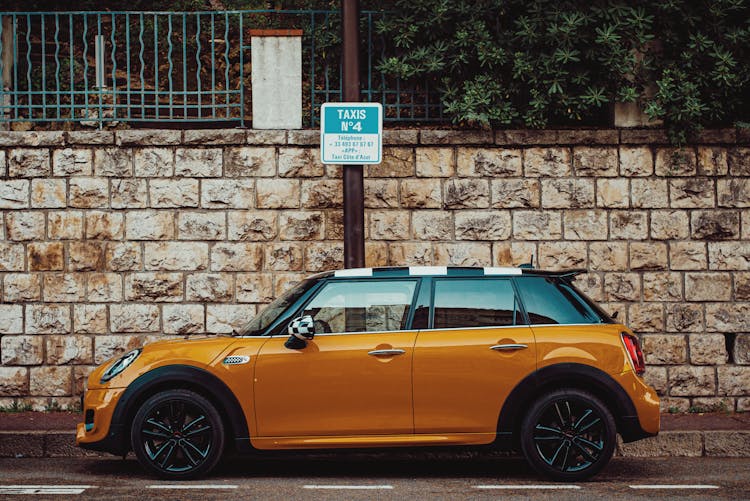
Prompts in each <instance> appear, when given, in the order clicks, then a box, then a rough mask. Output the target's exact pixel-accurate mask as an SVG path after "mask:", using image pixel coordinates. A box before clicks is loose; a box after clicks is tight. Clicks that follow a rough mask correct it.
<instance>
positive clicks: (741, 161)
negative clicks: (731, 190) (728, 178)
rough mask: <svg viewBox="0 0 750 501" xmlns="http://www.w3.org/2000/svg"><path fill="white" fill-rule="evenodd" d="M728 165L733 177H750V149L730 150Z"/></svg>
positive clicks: (738, 148)
mask: <svg viewBox="0 0 750 501" xmlns="http://www.w3.org/2000/svg"><path fill="white" fill-rule="evenodd" d="M727 165H728V167H729V174H731V175H732V176H750V148H741V147H737V148H732V149H730V150H729V155H728V158H727Z"/></svg>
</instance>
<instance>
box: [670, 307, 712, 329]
mask: <svg viewBox="0 0 750 501" xmlns="http://www.w3.org/2000/svg"><path fill="white" fill-rule="evenodd" d="M704 328H705V327H704V322H703V308H702V307H701V305H698V304H683V303H677V304H670V305H667V330H668V331H671V332H702V331H703V330H704Z"/></svg>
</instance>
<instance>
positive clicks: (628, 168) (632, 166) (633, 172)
mask: <svg viewBox="0 0 750 501" xmlns="http://www.w3.org/2000/svg"><path fill="white" fill-rule="evenodd" d="M653 173H654V155H653V153H652V152H651V148H649V147H647V146H636V147H631V146H621V147H620V175H621V176H625V177H646V176H650V175H652V174H653Z"/></svg>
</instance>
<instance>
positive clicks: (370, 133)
mask: <svg viewBox="0 0 750 501" xmlns="http://www.w3.org/2000/svg"><path fill="white" fill-rule="evenodd" d="M320 117H321V118H320V149H321V155H320V158H321V160H322V162H323V163H324V164H379V163H380V162H381V160H382V156H383V107H382V106H381V104H380V103H324V104H323V105H322V106H321V108H320Z"/></svg>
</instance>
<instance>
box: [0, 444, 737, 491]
mask: <svg viewBox="0 0 750 501" xmlns="http://www.w3.org/2000/svg"><path fill="white" fill-rule="evenodd" d="M22 494H23V495H22ZM29 494H36V495H37V496H36V498H37V499H40V498H43V499H76V498H80V499H143V498H148V497H152V498H153V497H158V498H159V499H160V500H167V499H181V500H184V499H200V500H202V501H204V500H208V499H221V500H225V499H227V498H230V499H283V500H291V499H293V500H297V499H346V500H356V499H378V500H399V501H404V500H407V499H408V500H411V499H430V500H437V499H446V500H456V499H485V498H487V499H489V498H503V499H530V498H533V499H551V500H555V501H558V500H561V499H576V500H578V499H597V500H602V499H607V500H609V499H627V500H633V499H670V498H671V499H678V498H679V499H750V459H730V458H654V459H645V458H615V459H613V460H612V462H611V463H610V465H609V466H608V467H607V468H606V469H605V470H604V471H603V472H602V473H600V474H599V475H598V476H597V477H596V478H595V479H594V480H592V481H590V482H581V483H576V484H555V483H550V482H546V481H544V480H543V479H540V478H539V477H537V476H536V475H534V474H533V473H532V472H531V471H530V470H529V469H528V468H527V466H526V464H525V463H524V462H523V460H521V459H517V458H501V459H471V458H464V459H440V458H438V459H434V458H429V457H428V458H417V459H414V458H411V459H403V458H402V459H389V458H387V457H386V458H378V459H377V460H373V459H372V458H362V457H357V456H356V455H349V456H343V458H341V457H339V458H331V457H303V458H295V457H289V458H280V459H279V458H274V459H267V460H258V459H253V460H239V459H233V460H228V461H226V462H224V463H223V464H222V465H220V467H219V469H218V470H217V471H216V472H215V473H214V474H212V475H211V476H209V477H207V478H205V479H202V480H200V481H192V482H180V483H174V482H165V481H163V480H158V479H155V478H152V477H149V476H147V475H145V474H144V473H143V471H142V470H141V469H140V467H139V466H138V464H137V463H136V461H135V460H133V459H132V458H131V457H129V458H128V459H127V460H122V459H115V458H113V459H108V458H107V459H104V458H87V459H72V458H57V459H0V498H2V499H12V498H18V499H27V500H28V499H30V498H32V499H33V498H34V496H31V497H30V496H29Z"/></svg>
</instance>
